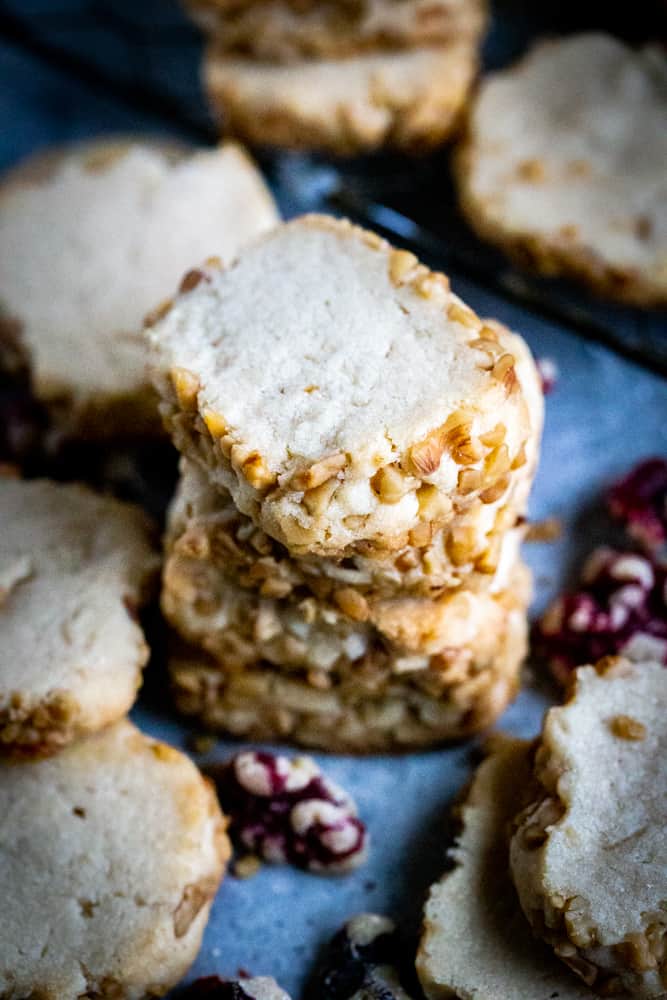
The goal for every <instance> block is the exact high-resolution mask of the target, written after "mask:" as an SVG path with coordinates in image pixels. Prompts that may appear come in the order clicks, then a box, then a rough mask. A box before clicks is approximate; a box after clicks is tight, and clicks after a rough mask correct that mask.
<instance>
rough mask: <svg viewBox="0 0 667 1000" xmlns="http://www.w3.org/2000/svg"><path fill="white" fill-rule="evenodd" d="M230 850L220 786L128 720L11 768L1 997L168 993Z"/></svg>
mask: <svg viewBox="0 0 667 1000" xmlns="http://www.w3.org/2000/svg"><path fill="white" fill-rule="evenodd" d="M228 857H229V843H228V840H227V836H226V834H225V820H224V817H223V815H222V813H221V812H220V808H219V806H218V803H217V799H216V797H215V792H214V791H213V788H212V786H211V785H210V784H209V783H208V782H207V781H206V780H205V779H204V778H202V776H201V775H200V774H199V772H198V771H197V769H196V767H195V766H194V764H193V763H192V762H191V761H190V760H189V759H188V758H187V757H186V756H185V755H184V754H181V753H179V752H178V751H177V750H174V749H173V748H172V747H170V746H167V745H166V744H164V743H159V742H157V741H155V740H153V739H150V738H149V737H147V736H144V735H143V734H142V733H140V732H139V730H137V729H136V728H135V727H134V726H133V725H131V724H130V723H129V722H127V721H122V722H119V723H117V724H116V725H114V726H112V727H111V728H109V729H107V730H106V731H105V732H103V733H99V734H97V735H95V736H92V737H90V738H89V739H87V740H83V741H81V742H79V743H77V744H76V745H75V746H72V747H68V748H67V749H66V750H65V751H63V753H62V754H59V755H58V756H57V757H54V758H52V759H51V760H45V761H37V762H32V763H27V764H26V763H23V764H11V765H5V766H3V767H2V768H0V884H2V909H1V911H0V996H3V997H5V998H8V1000H20V998H23V997H28V996H30V997H40V998H41V1000H78V998H81V997H108V998H111V997H113V998H115V1000H143V998H144V997H148V996H162V995H163V994H164V993H166V992H167V990H168V989H170V988H171V987H172V986H175V985H176V983H177V982H178V981H179V980H180V979H181V977H182V976H183V975H184V974H185V972H186V970H187V969H188V967H189V965H190V964H191V962H192V961H193V960H194V958H195V956H196V954H197V951H198V950H199V945H200V942H201V937H202V934H203V931H204V927H205V925H206V921H207V917H208V911H209V909H210V905H211V901H212V899H213V897H214V895H215V893H216V891H217V888H218V885H219V883H220V880H221V878H222V875H223V871H224V867H225V863H226V861H227V858H228Z"/></svg>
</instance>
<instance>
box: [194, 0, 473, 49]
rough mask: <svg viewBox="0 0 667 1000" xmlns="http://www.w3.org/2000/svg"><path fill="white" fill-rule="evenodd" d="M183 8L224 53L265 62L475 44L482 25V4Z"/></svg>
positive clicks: (383, 0) (281, 3)
mask: <svg viewBox="0 0 667 1000" xmlns="http://www.w3.org/2000/svg"><path fill="white" fill-rule="evenodd" d="M187 6H188V9H189V11H190V13H191V15H192V17H193V18H194V20H195V21H197V22H198V23H199V24H200V25H201V27H202V28H203V29H204V31H207V32H209V33H210V34H211V35H212V36H213V37H215V40H216V43H217V44H218V45H219V46H220V48H221V50H224V51H228V52H237V53H241V54H243V55H246V56H250V57H251V58H253V59H258V60H266V61H269V62H291V61H294V60H299V59H301V58H304V57H305V58H311V59H340V58H344V57H346V56H351V55H357V54H359V53H361V52H368V51H374V52H377V51H382V50H395V49H408V48H413V47H415V46H419V45H434V44H437V43H438V42H448V41H461V40H462V39H468V38H470V39H473V40H476V39H478V38H479V35H480V34H481V32H482V30H483V28H484V25H485V22H486V5H485V3H484V0H362V2H360V3H359V2H352V3H350V2H347V3H345V2H343V3H341V2H340V0H320V2H319V3H317V4H304V3H303V2H299V3H298V4H296V3H294V2H293V0H261V2H259V3H247V2H244V3H241V4H239V3H238V2H235V3H227V2H224V0H223V2H221V0H188V3H187Z"/></svg>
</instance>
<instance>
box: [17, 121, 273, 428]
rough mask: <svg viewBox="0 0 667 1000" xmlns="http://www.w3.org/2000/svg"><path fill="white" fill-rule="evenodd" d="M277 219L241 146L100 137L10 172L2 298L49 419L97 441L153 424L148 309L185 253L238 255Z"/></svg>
mask: <svg viewBox="0 0 667 1000" xmlns="http://www.w3.org/2000/svg"><path fill="white" fill-rule="evenodd" d="M277 218H278V216H277V211H276V208H275V206H274V203H273V200H272V198H271V195H270V194H269V192H268V189H267V188H266V186H265V184H264V182H263V180H262V178H261V176H260V175H259V173H258V171H257V170H256V168H255V167H254V165H253V163H252V161H251V160H250V159H249V158H248V157H247V155H246V154H245V153H244V152H243V151H242V150H241V149H240V148H239V147H237V146H236V145H226V146H222V147H220V148H219V149H215V150H206V151H198V152H194V153H189V152H187V151H184V150H180V149H178V147H176V148H175V149H174V148H172V147H170V146H166V147H165V146H164V145H161V144H159V143H143V142H132V141H130V140H127V141H104V140H100V141H98V142H93V143H88V144H84V145H82V146H74V147H73V148H71V149H62V150H58V151H56V152H54V153H52V154H46V155H45V156H38V157H36V158H35V159H33V160H28V161H27V162H26V163H23V164H21V165H19V166H18V167H17V168H16V169H15V170H13V171H12V172H11V173H9V174H8V175H6V176H5V178H4V179H3V182H2V185H0V256H1V257H2V269H1V270H0V302H1V303H2V309H3V312H4V313H5V314H6V316H7V317H8V318H11V320H12V321H13V322H14V324H15V326H16V328H17V335H16V336H15V338H14V339H15V341H16V342H17V344H18V345H20V347H21V349H22V352H23V355H24V359H25V361H26V363H27V365H28V366H29V368H30V371H31V379H32V391H33V393H34V395H35V396H36V397H37V399H38V400H39V401H41V402H42V403H44V404H45V405H46V406H47V408H48V409H49V411H50V414H51V418H52V420H53V422H54V424H55V426H56V429H57V430H58V431H59V432H60V433H61V434H65V435H71V436H76V437H87V438H93V439H94V438H98V437H104V438H108V437H114V436H120V435H128V436H130V437H137V436H139V435H141V434H143V433H148V432H150V433H153V432H156V431H158V430H160V429H161V428H160V422H159V419H158V416H157V407H156V400H155V395H154V393H153V391H152V389H151V387H150V383H149V381H148V379H147V376H146V372H145V364H146V357H145V345H144V342H143V338H142V337H141V326H142V322H143V319H144V316H145V315H146V313H147V312H149V310H152V309H153V308H154V307H156V306H158V304H159V303H160V302H161V301H163V300H164V299H165V297H166V296H167V295H168V294H169V293H170V292H171V291H172V290H173V287H174V285H175V284H176V283H177V282H178V281H179V280H180V278H181V277H182V275H183V274H184V273H185V271H186V270H187V269H188V267H190V266H191V265H192V263H193V262H197V261H200V260H201V259H202V258H203V257H206V256H210V255H222V256H223V257H226V258H229V257H231V256H233V255H235V254H236V252H237V251H238V249H239V247H240V246H241V245H242V243H243V242H244V241H246V240H247V239H248V238H249V237H251V236H254V235H256V234H257V233H259V232H262V231H264V230H266V229H268V228H270V227H271V226H272V225H274V224H275V222H276V221H277ZM0 360H1V356H0Z"/></svg>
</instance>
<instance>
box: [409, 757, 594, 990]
mask: <svg viewBox="0 0 667 1000" xmlns="http://www.w3.org/2000/svg"><path fill="white" fill-rule="evenodd" d="M531 762H532V752H531V745H530V744H529V743H528V742H526V741H522V740H514V739H509V738H498V739H496V740H494V743H493V751H492V753H491V754H490V756H489V757H487V759H486V760H485V761H484V762H483V763H482V764H481V765H480V767H479V768H478V770H477V773H476V775H475V778H474V781H473V783H472V785H471V787H470V790H469V792H468V795H467V798H466V800H465V802H464V804H463V806H462V808H461V813H460V817H461V824H462V831H461V833H460V835H459V837H458V840H457V843H456V846H455V847H454V848H453V850H452V851H451V854H450V856H451V860H452V861H453V862H454V865H455V867H454V868H453V869H452V870H451V871H449V872H447V873H446V874H445V875H444V876H443V878H442V879H441V881H440V882H437V883H436V884H435V885H434V886H433V887H432V888H431V891H430V895H429V898H428V901H427V903H426V908H425V911H424V929H423V934H422V939H421V944H420V948H419V953H418V956H417V972H418V973H419V978H420V980H421V983H422V986H423V989H424V992H425V994H426V996H427V997H428V998H429V1000H444V998H445V997H447V998H453V997H458V998H459V1000H500V998H501V997H502V1000H528V998H530V1000H551V998H553V997H558V998H559V1000H593V997H594V994H593V993H592V991H591V990H590V989H589V988H588V987H587V986H585V985H584V984H583V983H581V982H580V981H579V980H577V978H576V976H574V975H573V974H572V973H571V972H570V971H569V970H568V969H566V968H565V967H564V966H563V965H562V964H561V963H559V962H558V961H557V960H556V959H555V958H554V956H553V954H552V953H551V952H550V951H549V949H548V948H546V947H545V946H544V945H543V944H542V943H541V942H539V941H536V940H535V939H534V938H533V936H532V933H531V930H530V926H529V924H528V922H527V921H526V918H525V917H524V915H523V913H522V912H521V907H520V906H519V902H518V900H517V898H516V891H515V889H514V886H513V885H512V881H511V878H510V874H509V864H508V844H507V829H508V825H509V824H510V823H511V821H512V819H513V817H514V815H515V814H516V812H517V811H518V810H519V809H521V808H522V806H523V805H524V804H525V801H524V800H523V798H522V796H523V795H524V794H525V789H526V787H530V785H531Z"/></svg>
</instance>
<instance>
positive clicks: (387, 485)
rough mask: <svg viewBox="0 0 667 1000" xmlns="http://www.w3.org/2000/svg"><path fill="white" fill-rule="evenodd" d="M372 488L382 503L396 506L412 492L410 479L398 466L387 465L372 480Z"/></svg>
mask: <svg viewBox="0 0 667 1000" xmlns="http://www.w3.org/2000/svg"><path fill="white" fill-rule="evenodd" d="M371 486H372V488H373V490H374V492H375V493H376V494H377V495H378V497H379V498H380V500H381V501H382V503H387V504H394V503H398V502H399V500H402V499H403V497H404V496H405V495H406V493H409V492H410V484H409V482H408V477H407V476H406V475H405V473H404V472H401V470H400V469H399V467H398V466H397V465H385V466H383V467H382V468H381V469H378V471H377V472H376V473H375V475H374V476H373V478H372V479H371Z"/></svg>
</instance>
